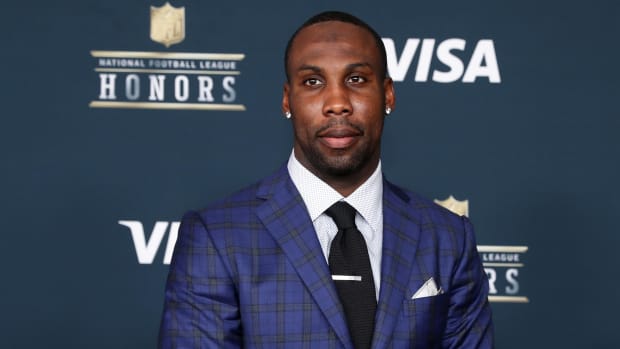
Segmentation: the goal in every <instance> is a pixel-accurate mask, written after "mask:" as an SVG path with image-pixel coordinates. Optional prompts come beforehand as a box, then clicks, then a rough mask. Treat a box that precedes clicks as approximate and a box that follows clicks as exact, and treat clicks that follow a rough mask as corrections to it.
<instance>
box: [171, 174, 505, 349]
mask: <svg viewBox="0 0 620 349" xmlns="http://www.w3.org/2000/svg"><path fill="white" fill-rule="evenodd" d="M383 195H384V199H383V200H384V202H383V209H384V232H383V239H384V240H383V257H382V268H381V274H382V277H381V289H380V295H379V303H378V307H377V316H376V325H375V333H374V338H373V345H372V347H373V348H491V347H492V342H493V339H492V335H493V334H492V332H493V330H492V323H491V312H490V307H489V305H488V302H487V292H488V290H487V289H488V281H487V279H486V275H485V274H484V271H483V269H482V265H481V263H480V260H479V257H478V253H477V252H476V244H475V241H474V236H473V231H472V228H471V225H470V223H469V222H468V221H467V220H466V219H465V218H461V217H458V216H456V215H453V214H452V213H450V212H448V211H447V210H445V209H443V208H440V207H439V206H437V205H435V204H433V203H431V202H430V201H427V200H425V199H422V198H420V197H418V196H416V195H415V194H412V193H410V192H405V191H403V190H401V189H399V188H398V187H396V186H394V185H392V184H390V183H389V182H387V181H386V182H384V194H383ZM430 277H433V278H434V280H435V281H436V282H437V284H438V286H441V287H442V288H443V290H444V293H443V294H441V295H438V296H433V297H426V298H419V299H415V300H412V299H411V297H412V295H413V294H414V293H415V292H416V290H418V289H419V288H420V287H421V286H422V285H423V284H424V283H425V282H426V281H427V280H428V279H429V278H430ZM159 346H160V348H239V347H244V348H349V349H353V348H352V344H351V339H350V337H349V333H348V330H347V325H346V320H345V318H344V315H343V312H342V306H341V305H340V302H339V300H338V294H337V292H336V289H335V286H334V283H333V281H332V280H331V275H330V272H329V267H328V266H327V263H326V262H325V257H324V256H323V253H322V252H321V247H320V244H319V242H318V239H317V237H316V233H315V232H314V228H313V226H312V222H311V221H310V218H309V216H308V213H307V210H306V208H305V206H304V204H303V201H302V200H301V197H300V195H299V193H298V192H297V190H296V188H295V186H294V185H293V183H292V181H291V180H290V177H289V175H288V172H287V170H286V166H284V167H282V168H281V169H280V170H279V171H277V172H276V173H275V174H274V175H272V176H271V177H268V178H266V179H265V180H263V181H262V182H260V183H258V184H256V185H253V186H251V187H249V188H247V189H245V190H242V191H240V192H238V193H236V194H234V195H233V196H231V197H229V198H228V199H226V200H223V201H220V202H218V203H216V204H214V205H212V206H211V207H209V208H207V209H206V210H203V211H200V212H190V213H188V214H186V215H185V217H184V218H183V221H182V224H181V228H180V229H179V237H178V240H177V244H176V247H175V251H174V255H173V259H172V263H171V265H170V274H169V276H168V282H167V285H166V295H165V305H164V313H163V317H162V323H161V329H160V337H159Z"/></svg>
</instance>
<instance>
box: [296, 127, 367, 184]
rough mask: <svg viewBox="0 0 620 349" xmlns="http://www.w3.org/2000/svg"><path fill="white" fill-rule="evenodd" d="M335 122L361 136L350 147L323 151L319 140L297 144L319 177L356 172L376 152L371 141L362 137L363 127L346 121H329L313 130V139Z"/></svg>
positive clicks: (346, 174)
mask: <svg viewBox="0 0 620 349" xmlns="http://www.w3.org/2000/svg"><path fill="white" fill-rule="evenodd" d="M335 124H346V126H348V127H351V128H355V129H356V130H358V131H359V132H360V134H361V135H362V136H361V138H360V139H359V140H358V142H357V143H355V144H354V145H353V147H352V148H350V149H339V150H333V149H332V150H329V151H325V150H324V148H323V146H322V145H321V144H320V142H319V141H315V142H312V143H306V144H304V143H300V144H299V145H300V147H301V150H302V151H303V153H304V155H305V157H306V159H307V160H308V162H309V163H310V165H311V166H312V167H313V168H314V170H315V171H317V175H319V177H321V176H320V175H327V176H330V177H345V176H348V175H351V174H353V173H356V172H358V171H359V170H360V169H361V168H363V167H364V166H365V165H366V164H368V163H369V162H370V161H371V159H372V158H373V156H374V155H375V153H376V149H374V148H373V147H372V145H371V142H369V141H368V140H367V139H365V138H364V137H363V136H364V134H365V132H364V129H363V128H362V127H360V126H358V125H354V124H351V123H349V122H348V121H340V122H335V123H330V124H329V125H327V126H325V127H323V128H321V129H319V130H318V131H316V132H315V139H316V137H317V136H316V135H318V134H319V133H321V132H322V131H324V130H325V129H327V128H329V127H332V126H334V125H335Z"/></svg>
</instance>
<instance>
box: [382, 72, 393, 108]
mask: <svg viewBox="0 0 620 349" xmlns="http://www.w3.org/2000/svg"><path fill="white" fill-rule="evenodd" d="M383 90H384V91H385V106H386V107H389V108H390V109H392V110H394V105H395V104H396V96H395V95H394V81H392V78H389V77H386V78H385V80H383Z"/></svg>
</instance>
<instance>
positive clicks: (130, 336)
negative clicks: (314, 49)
mask: <svg viewBox="0 0 620 349" xmlns="http://www.w3.org/2000/svg"><path fill="white" fill-rule="evenodd" d="M4 9H5V19H4V20H3V23H2V24H0V25H1V26H2V28H3V30H2V31H3V33H4V34H5V36H4V40H3V45H2V49H1V50H0V52H1V53H0V57H1V58H0V59H1V62H2V84H1V85H0V86H1V87H0V88H1V89H2V93H1V98H2V126H1V127H0V142H1V144H2V147H1V150H0V152H1V153H2V162H1V163H2V177H1V179H2V180H1V181H0V186H1V188H2V195H1V197H2V199H1V200H0V203H1V205H2V208H1V213H2V226H3V228H2V234H1V237H0V242H1V243H0V256H1V257H0V258H1V259H2V267H3V268H2V269H3V272H2V277H1V280H2V287H1V288H0V289H1V291H0V295H1V297H0V306H1V309H2V314H3V316H2V317H1V318H0V342H1V343H2V344H1V345H0V346H2V347H3V348H153V347H155V346H156V339H157V332H158V326H159V321H160V316H161V312H162V306H163V290H164V284H165V280H166V276H167V272H168V265H169V263H170V259H171V256H172V251H173V249H174V245H175V241H176V238H177V232H178V228H179V219H180V217H181V216H182V214H183V213H184V212H185V211H187V210H189V209H198V208H201V207H204V206H206V205H207V204H208V203H210V202H212V201H214V200H216V199H219V198H222V197H224V196H225V195H227V194H229V193H231V192H233V191H235V190H237V189H239V188H242V187H244V186H245V185H247V184H249V183H252V182H254V181H255V180H257V179H259V178H261V177H263V176H265V175H267V174H269V173H271V172H272V171H273V170H275V169H276V168H278V167H279V166H281V165H282V164H283V163H284V162H285V161H286V160H287V158H288V156H289V154H290V151H291V147H292V136H291V134H292V130H291V125H290V122H289V121H288V120H286V119H285V118H284V117H283V115H282V112H281V108H280V101H281V97H282V86H283V82H284V80H285V75H284V69H283V53H284V48H285V45H286V42H287V40H288V39H289V37H290V35H291V34H292V33H293V31H294V30H295V29H296V28H297V27H298V26H299V25H300V24H301V23H302V22H303V21H304V20H305V19H307V18H308V17H310V16H311V15H313V14H316V13H318V12H321V11H324V10H331V9H333V10H342V11H346V12H350V13H352V14H354V15H356V16H359V17H360V18H362V19H363V20H365V21H367V22H368V23H369V24H370V25H371V26H373V27H374V28H375V29H377V31H378V32H379V33H380V34H381V36H382V38H383V42H384V44H385V47H386V51H387V62H388V69H389V74H390V76H391V77H392V78H393V79H394V81H395V90H396V107H395V108H394V109H395V110H394V112H393V113H392V114H391V115H390V116H388V117H387V119H386V129H385V132H384V138H383V139H384V142H383V155H382V159H383V167H384V172H385V175H386V177H387V178H389V179H390V180H392V181H393V182H395V183H398V184H400V185H402V186H405V187H407V188H409V189H411V190H413V191H416V192H418V193H420V194H422V195H424V196H426V197H428V198H430V199H434V200H435V201H436V202H437V203H439V204H441V205H443V206H446V207H448V208H449V209H451V210H453V211H455V212H457V213H459V214H462V215H466V216H468V217H470V219H471V220H472V221H473V223H474V225H475V227H476V234H477V240H478V244H479V246H478V251H479V253H480V255H481V257H482V261H483V264H484V268H485V271H486V273H487V276H488V278H489V289H490V295H489V300H490V301H491V303H492V308H493V317H494V322H495V327H496V346H497V347H498V348H609V347H613V344H614V343H615V342H616V340H615V337H616V336H615V332H616V331H617V328H616V327H617V325H616V321H615V319H616V315H617V314H618V312H620V304H619V303H620V302H619V301H618V297H617V296H616V293H617V292H616V290H617V289H618V288H619V287H620V278H618V276H619V273H618V271H617V268H616V267H617V266H618V265H619V264H618V262H617V260H616V256H617V252H616V251H617V249H618V247H620V244H619V242H620V237H619V236H620V234H619V233H620V231H619V229H618V227H617V224H616V222H615V220H616V217H617V216H618V212H619V211H620V199H619V197H620V185H619V184H618V182H619V180H618V179H619V178H620V122H619V121H618V118H619V115H620V114H619V111H618V101H619V100H620V93H619V92H620V90H619V87H618V86H619V85H618V81H619V80H620V74H619V69H618V63H617V62H618V58H620V55H619V53H620V50H619V49H618V46H617V45H616V43H617V42H618V36H619V35H620V30H619V29H620V25H619V22H620V11H619V6H618V5H617V3H616V2H614V1H604V0H595V1H590V2H581V1H562V2H560V1H547V2H540V1H530V0H527V1H508V2H491V1H474V2H468V3H462V2H455V3H445V2H442V3H436V4H435V3H429V2H422V1H387V2H376V1H339V2H333V1H332V2H330V1H294V2H293V1H270V2H255V1H246V0H234V1H205V0H203V1H198V0H194V1H190V0H187V1H181V0H175V1H170V2H164V1H133V2H126V1H119V0H106V1H103V0H90V1H72V0H64V1H60V2H53V3H52V2H43V1H35V2H28V3H27V4H26V3H19V2H12V3H8V4H5V5H4Z"/></svg>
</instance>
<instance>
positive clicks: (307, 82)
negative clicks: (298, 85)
mask: <svg viewBox="0 0 620 349" xmlns="http://www.w3.org/2000/svg"><path fill="white" fill-rule="evenodd" d="M322 84H323V82H322V81H321V80H319V79H317V78H309V79H306V80H304V85H306V86H311V87H312V86H320V85H322Z"/></svg>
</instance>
